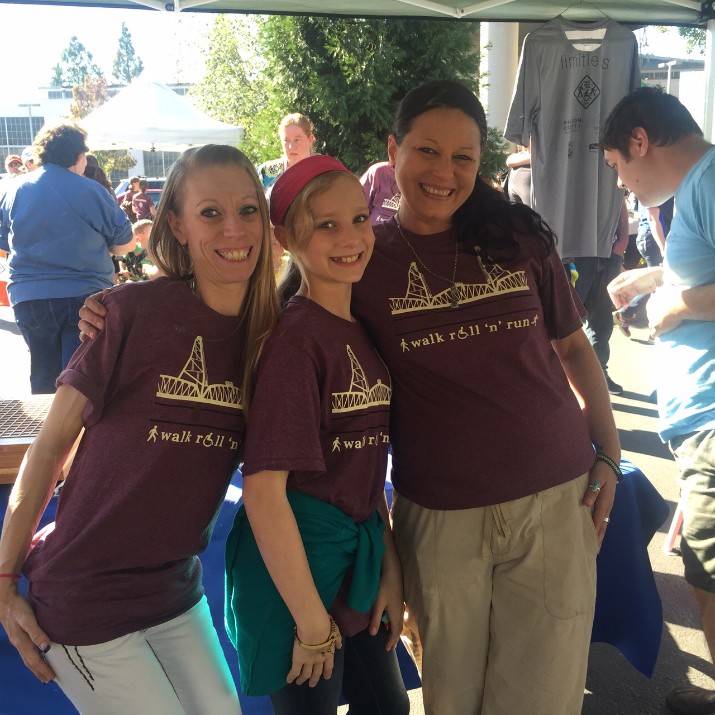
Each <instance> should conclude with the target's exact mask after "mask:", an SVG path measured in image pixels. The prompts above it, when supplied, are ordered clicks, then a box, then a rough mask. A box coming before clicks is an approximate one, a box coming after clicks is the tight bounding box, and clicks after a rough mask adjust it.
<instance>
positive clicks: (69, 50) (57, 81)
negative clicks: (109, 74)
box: [50, 35, 102, 87]
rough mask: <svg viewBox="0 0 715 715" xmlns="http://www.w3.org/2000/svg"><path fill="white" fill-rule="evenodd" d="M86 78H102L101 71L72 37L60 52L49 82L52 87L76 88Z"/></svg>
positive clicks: (91, 57) (85, 50)
mask: <svg viewBox="0 0 715 715" xmlns="http://www.w3.org/2000/svg"><path fill="white" fill-rule="evenodd" d="M86 77H102V70H101V69H99V67H98V66H97V64H96V63H95V61H94V57H93V56H92V53H91V52H90V51H89V50H88V49H87V48H86V47H85V46H84V45H83V44H82V43H81V42H80V41H79V40H78V39H77V37H76V36H74V35H73V36H72V37H71V38H70V41H69V44H68V45H67V47H65V49H64V50H62V54H61V55H60V61H59V62H58V63H57V64H56V65H55V66H54V67H53V68H52V79H51V80H50V82H51V84H52V86H53V87H76V86H78V85H81V84H82V83H83V82H84V80H85V78H86Z"/></svg>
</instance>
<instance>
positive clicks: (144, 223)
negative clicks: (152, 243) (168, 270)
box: [118, 219, 159, 283]
mask: <svg viewBox="0 0 715 715" xmlns="http://www.w3.org/2000/svg"><path fill="white" fill-rule="evenodd" d="M152 226H153V222H152V221H150V220H149V219H142V220H141V221H137V222H136V223H135V224H134V225H133V226H132V236H133V237H134V240H135V241H136V246H135V247H134V250H133V251H132V252H131V253H127V254H126V255H124V256H121V257H120V258H119V259H118V261H119V263H120V272H119V282H120V283H126V282H127V281H134V282H136V281H146V280H149V278H153V277H154V276H155V275H157V273H158V271H159V269H158V268H157V267H156V266H155V265H154V264H153V263H152V261H151V258H150V257H149V250H148V249H149V235H150V233H151V227H152Z"/></svg>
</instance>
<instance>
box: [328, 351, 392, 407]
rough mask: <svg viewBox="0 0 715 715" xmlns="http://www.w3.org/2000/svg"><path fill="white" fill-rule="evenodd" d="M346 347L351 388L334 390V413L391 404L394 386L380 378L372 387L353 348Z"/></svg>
mask: <svg viewBox="0 0 715 715" xmlns="http://www.w3.org/2000/svg"><path fill="white" fill-rule="evenodd" d="M345 347H346V349H347V353H348V358H349V360H350V366H351V368H352V377H351V379H350V389H349V390H348V391H347V392H333V400H332V410H331V411H332V413H333V414H337V413H339V412H356V411H357V410H364V409H365V408H366V407H375V406H376V405H389V404H390V395H391V394H392V388H391V387H390V386H389V385H386V384H385V383H384V382H383V381H382V380H380V379H379V378H378V380H377V382H376V383H375V384H374V385H372V387H371V386H370V385H369V384H368V381H367V377H366V376H365V371H364V370H363V369H362V365H360V362H359V361H358V359H357V358H356V357H355V353H354V352H353V349H352V348H351V347H350V346H349V345H346V346H345Z"/></svg>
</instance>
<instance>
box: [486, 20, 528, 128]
mask: <svg viewBox="0 0 715 715" xmlns="http://www.w3.org/2000/svg"><path fill="white" fill-rule="evenodd" d="M479 44H480V62H479V72H480V74H481V75H483V77H482V81H481V86H480V88H479V96H480V98H481V100H482V103H483V104H484V109H485V110H486V113H487V119H488V121H489V126H490V127H496V128H497V129H499V130H501V131H504V126H505V125H506V118H507V115H508V113H509V105H510V104H511V95H512V90H513V88H514V81H515V80H516V73H517V70H518V68H519V23H518V22H482V23H480V25H479Z"/></svg>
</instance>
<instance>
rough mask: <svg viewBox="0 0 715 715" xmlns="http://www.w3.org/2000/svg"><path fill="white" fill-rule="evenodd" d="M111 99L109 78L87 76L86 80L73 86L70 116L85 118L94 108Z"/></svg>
mask: <svg viewBox="0 0 715 715" xmlns="http://www.w3.org/2000/svg"><path fill="white" fill-rule="evenodd" d="M108 99H109V95H108V94H107V80H106V79H104V77H89V76H88V77H85V78H84V81H83V82H82V83H81V84H79V85H77V86H75V87H73V88H72V104H70V117H72V119H84V117H86V116H87V115H88V114H89V113H90V112H91V111H92V110H93V109H96V108H97V107H100V106H101V105H103V104H104V103H105V102H106V101H107V100H108Z"/></svg>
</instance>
